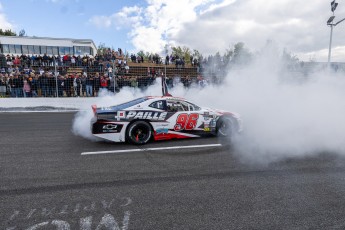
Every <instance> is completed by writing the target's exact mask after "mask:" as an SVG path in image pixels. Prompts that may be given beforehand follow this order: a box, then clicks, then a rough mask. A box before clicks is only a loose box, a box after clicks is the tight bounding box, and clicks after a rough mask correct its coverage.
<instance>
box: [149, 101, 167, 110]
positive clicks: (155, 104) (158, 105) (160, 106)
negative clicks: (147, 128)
mask: <svg viewBox="0 0 345 230" xmlns="http://www.w3.org/2000/svg"><path fill="white" fill-rule="evenodd" d="M165 104H166V103H165V101H155V102H153V103H151V104H150V105H149V107H152V108H155V109H162V110H165V108H166V106H165Z"/></svg>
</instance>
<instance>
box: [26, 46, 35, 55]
mask: <svg viewBox="0 0 345 230" xmlns="http://www.w3.org/2000/svg"><path fill="white" fill-rule="evenodd" d="M28 53H29V54H34V53H35V51H34V46H28Z"/></svg>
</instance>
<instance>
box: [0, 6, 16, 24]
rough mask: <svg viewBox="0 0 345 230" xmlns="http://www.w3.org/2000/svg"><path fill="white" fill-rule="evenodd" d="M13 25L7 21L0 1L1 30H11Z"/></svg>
mask: <svg viewBox="0 0 345 230" xmlns="http://www.w3.org/2000/svg"><path fill="white" fill-rule="evenodd" d="M13 27H14V26H13V25H12V24H11V23H10V22H9V21H8V19H7V17H6V14H4V13H3V6H2V4H1V3H0V28H1V29H2V30H8V29H10V30H13Z"/></svg>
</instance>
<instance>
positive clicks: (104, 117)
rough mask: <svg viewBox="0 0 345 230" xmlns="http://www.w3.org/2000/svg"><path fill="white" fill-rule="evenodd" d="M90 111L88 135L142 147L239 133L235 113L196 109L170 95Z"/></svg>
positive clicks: (194, 106)
mask: <svg viewBox="0 0 345 230" xmlns="http://www.w3.org/2000/svg"><path fill="white" fill-rule="evenodd" d="M92 109H93V112H94V117H93V118H92V120H91V130H92V134H93V135H95V136H97V137H100V138H103V139H106V140H110V141H114V142H129V143H132V144H136V145H142V144H146V143H147V142H149V141H150V140H152V139H153V140H168V139H173V138H193V137H201V136H205V135H217V136H220V137H228V138H231V137H232V136H233V135H235V134H236V133H239V132H241V120H240V117H239V115H238V114H236V113H231V112H225V111H222V110H215V109H210V108H203V107H199V106H197V105H195V104H193V103H191V102H188V101H186V100H185V99H183V98H178V97H172V96H161V97H151V96H147V97H141V98H137V99H135V100H133V101H129V102H126V103H123V104H120V105H115V106H110V107H99V108H97V106H95V105H93V106H92Z"/></svg>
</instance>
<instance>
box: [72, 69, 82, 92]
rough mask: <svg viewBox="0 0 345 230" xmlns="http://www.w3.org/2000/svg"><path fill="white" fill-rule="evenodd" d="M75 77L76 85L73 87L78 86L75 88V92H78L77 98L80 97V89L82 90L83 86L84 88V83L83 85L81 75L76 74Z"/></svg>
mask: <svg viewBox="0 0 345 230" xmlns="http://www.w3.org/2000/svg"><path fill="white" fill-rule="evenodd" d="M74 76H75V78H74V82H75V83H73V85H76V86H75V87H74V90H75V91H76V94H75V95H76V96H77V97H80V89H81V86H82V83H81V78H80V75H79V74H77V73H76V74H75V75H74Z"/></svg>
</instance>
